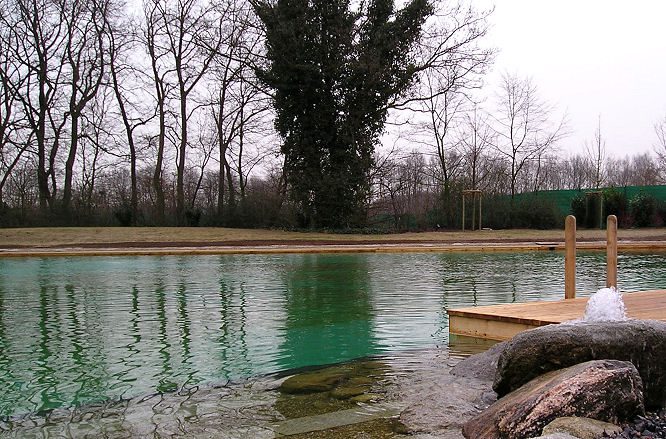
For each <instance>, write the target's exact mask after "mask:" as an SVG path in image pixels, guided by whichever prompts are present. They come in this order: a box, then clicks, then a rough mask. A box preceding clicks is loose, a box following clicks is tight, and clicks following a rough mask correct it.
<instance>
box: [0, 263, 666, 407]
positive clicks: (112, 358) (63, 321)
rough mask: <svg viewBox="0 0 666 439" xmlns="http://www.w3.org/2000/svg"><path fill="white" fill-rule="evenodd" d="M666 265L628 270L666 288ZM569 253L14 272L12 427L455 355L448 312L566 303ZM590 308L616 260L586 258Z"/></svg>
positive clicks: (5, 336)
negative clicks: (410, 357) (441, 353)
mask: <svg viewBox="0 0 666 439" xmlns="http://www.w3.org/2000/svg"><path fill="white" fill-rule="evenodd" d="M664 261H665V259H664V255H663V254H625V255H620V258H619V278H620V280H621V281H620V288H621V289H622V290H623V291H635V290H641V289H650V288H663V287H664V286H665V285H666V263H664ZM563 265H564V256H563V254H562V253H554V252H551V253H546V252H542V253H487V254H480V253H458V254H455V253H446V254H437V253H423V254H418V253H413V254H404V253H400V254H333V255H331V254H308V255H260V256H259V255H243V256H240V255H231V256H230V255H225V256H160V257H146V256H141V257H94V258H82V257H72V258H24V259H11V258H8V259H0V416H1V417H4V418H5V419H9V417H12V418H14V417H16V416H19V415H26V414H35V413H37V414H39V413H46V412H48V411H50V410H51V409H58V408H68V407H75V406H84V405H89V404H99V403H107V402H109V401H120V400H127V399H130V398H136V397H139V396H141V395H153V394H156V393H169V392H178V391H182V389H191V388H194V387H195V386H211V385H220V384H224V383H226V382H228V381H241V380H244V379H246V378H251V377H257V376H262V375H266V374H271V373H276V372H280V371H285V370H290V369H294V368H301V367H307V366H315V365H323V364H332V363H338V362H342V361H348V360H351V359H356V358H361V357H367V356H373V355H390V354H391V353H397V352H404V351H408V350H412V349H428V348H434V347H440V348H442V347H446V346H447V343H448V322H447V316H446V309H447V308H451V307H459V306H469V305H487V304H496V303H511V302H523V301H528V300H535V299H559V298H562V297H563V289H564V288H563V278H564V274H563ZM577 280H578V290H579V291H580V292H581V293H580V295H585V293H583V292H587V293H588V294H589V293H591V292H593V291H595V290H596V289H598V288H601V287H602V286H603V283H604V255H603V254H601V253H583V254H579V257H578V278H577Z"/></svg>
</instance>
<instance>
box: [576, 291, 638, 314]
mask: <svg viewBox="0 0 666 439" xmlns="http://www.w3.org/2000/svg"><path fill="white" fill-rule="evenodd" d="M621 320H627V310H626V308H625V306H624V301H623V300H622V294H620V292H619V291H617V290H616V289H615V287H610V288H602V289H600V290H599V291H597V292H596V293H594V294H593V295H592V296H590V299H589V300H588V301H587V306H586V307H585V315H584V316H583V321H584V322H616V321H621Z"/></svg>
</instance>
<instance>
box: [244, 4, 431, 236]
mask: <svg viewBox="0 0 666 439" xmlns="http://www.w3.org/2000/svg"><path fill="white" fill-rule="evenodd" d="M253 5H254V8H255V11H256V13H257V15H258V16H259V18H260V19H261V21H262V22H263V24H264V27H265V31H266V49H267V50H266V52H267V58H268V61H269V64H268V67H267V68H266V69H264V70H261V71H259V72H258V75H259V77H260V79H261V80H262V81H263V82H264V83H265V84H267V85H268V86H269V87H271V88H272V89H273V90H274V106H275V110H276V113H277V118H276V128H277V130H278V132H279V134H280V135H281V136H282V139H283V143H282V153H283V154H284V156H285V173H286V177H287V182H288V184H289V187H290V193H291V196H292V198H293V199H294V201H295V202H296V203H297V204H298V206H299V209H300V213H301V215H302V222H303V225H305V226H310V227H330V228H336V229H339V228H345V227H354V226H359V225H361V224H362V223H363V221H364V219H365V216H366V204H367V195H368V190H369V185H370V182H369V173H370V170H371V167H372V165H373V160H372V155H373V152H374V148H375V145H376V143H377V141H378V138H379V136H380V134H381V133H382V131H383V128H384V122H385V119H386V113H387V111H388V108H389V106H390V103H391V102H392V101H393V100H394V99H395V98H396V97H397V96H399V95H401V94H403V93H405V92H406V90H407V89H408V88H409V86H410V85H411V82H412V80H413V78H414V76H415V72H416V68H415V67H414V63H413V62H412V61H411V58H412V57H411V53H412V51H413V48H414V45H415V44H416V43H417V42H418V40H419V38H420V33H421V27H422V25H423V23H424V22H425V20H426V19H427V18H428V17H429V16H430V14H432V12H433V10H432V7H431V6H430V4H429V2H428V1H427V0H412V1H411V2H410V3H408V5H407V6H405V7H404V8H403V9H402V10H400V11H396V10H395V5H394V2H393V1H392V0H374V1H369V2H367V3H364V5H365V6H363V8H362V10H360V11H359V10H352V7H351V5H350V1H348V0H276V1H266V0H263V1H260V0H257V1H254V2H253Z"/></svg>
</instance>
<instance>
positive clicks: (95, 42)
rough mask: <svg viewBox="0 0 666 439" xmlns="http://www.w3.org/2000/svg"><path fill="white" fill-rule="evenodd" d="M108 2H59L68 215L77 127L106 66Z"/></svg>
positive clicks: (75, 152) (77, 136)
mask: <svg viewBox="0 0 666 439" xmlns="http://www.w3.org/2000/svg"><path fill="white" fill-rule="evenodd" d="M109 6H110V5H109V3H108V1H107V0H60V8H61V9H62V17H63V18H64V20H65V27H64V31H65V47H64V52H65V58H66V60H67V67H68V78H67V81H66V83H67V86H68V87H69V95H68V97H67V98H68V99H67V100H68V105H67V116H68V117H69V124H70V133H69V134H70V138H69V141H70V145H69V152H68V155H67V161H66V162H65V182H64V186H63V192H62V207H63V211H64V212H66V213H67V212H68V211H69V208H70V203H71V200H72V181H73V178H74V164H75V161H76V157H77V150H78V144H79V124H80V119H81V115H82V113H83V111H84V109H85V108H86V105H88V103H89V102H90V101H91V100H92V99H93V98H94V97H95V95H96V94H97V91H98V90H99V87H100V85H101V83H102V78H103V77H104V73H105V71H106V67H107V59H106V50H105V43H106V35H105V34H106V29H107V26H106V17H107V15H108V12H107V9H108V8H109Z"/></svg>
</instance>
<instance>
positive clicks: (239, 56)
mask: <svg viewBox="0 0 666 439" xmlns="http://www.w3.org/2000/svg"><path fill="white" fill-rule="evenodd" d="M226 1H227V3H228V6H227V8H226V9H225V11H226V14H225V20H226V23H227V28H228V29H229V31H228V32H227V34H226V35H225V39H224V41H223V44H222V45H221V46H220V48H219V56H218V57H216V58H215V60H214V65H213V67H212V73H213V78H214V81H215V83H216V84H217V87H216V89H215V92H214V94H213V96H212V97H211V102H212V116H213V119H214V121H215V128H216V132H217V147H218V159H217V161H218V166H219V168H218V169H219V171H218V188H219V190H218V199H217V215H218V221H220V222H222V221H224V217H225V216H227V217H232V216H233V215H234V209H235V206H236V188H235V181H238V186H239V190H240V194H239V195H240V196H241V197H242V196H243V194H244V190H245V184H246V182H247V175H246V172H244V171H243V169H244V168H247V167H246V166H245V165H244V161H245V160H246V152H245V149H246V148H247V146H246V138H247V134H248V133H252V132H253V131H255V130H256V125H257V122H261V120H262V118H263V116H264V115H265V114H266V113H267V112H268V110H269V103H268V102H267V97H268V96H267V95H266V94H265V92H264V91H263V90H262V89H260V88H259V86H258V84H257V81H256V78H255V77H254V69H253V67H254V66H256V65H257V64H258V63H259V62H260V59H261V49H260V48H261V45H262V42H263V36H262V35H261V33H260V32H259V30H258V26H257V25H256V23H255V22H254V20H256V17H255V16H254V14H253V12H252V9H251V8H250V5H249V4H248V3H246V2H244V1H242V0H226ZM260 131H261V128H260ZM261 137H264V138H265V137H266V136H265V132H264V133H263V134H262V135H261ZM257 140H258V142H259V143H262V142H261V140H260V139H257ZM262 155H263V153H258V154H255V156H254V159H253V160H250V165H249V168H250V169H252V168H253V167H254V166H255V165H256V160H255V159H260V158H261V157H262ZM234 171H235V174H236V176H237V179H234ZM225 204H226V206H227V207H228V209H226V210H228V212H227V211H225Z"/></svg>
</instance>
